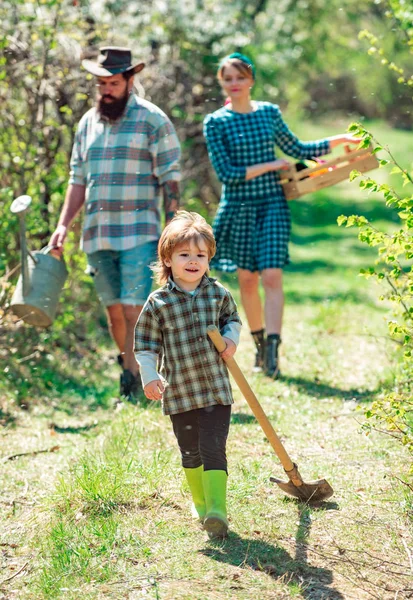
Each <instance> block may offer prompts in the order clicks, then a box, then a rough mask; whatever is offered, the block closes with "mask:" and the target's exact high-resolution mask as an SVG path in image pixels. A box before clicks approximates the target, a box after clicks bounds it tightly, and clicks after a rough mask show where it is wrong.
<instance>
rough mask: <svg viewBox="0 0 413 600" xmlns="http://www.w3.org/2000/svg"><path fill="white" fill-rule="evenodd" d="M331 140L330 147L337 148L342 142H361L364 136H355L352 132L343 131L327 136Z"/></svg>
mask: <svg viewBox="0 0 413 600" xmlns="http://www.w3.org/2000/svg"><path fill="white" fill-rule="evenodd" d="M327 139H328V141H329V142H330V148H335V147H336V146H340V145H341V144H359V143H360V142H361V141H362V138H357V137H354V135H351V134H350V133H343V134H342V135H333V136H331V137H329V138H327Z"/></svg>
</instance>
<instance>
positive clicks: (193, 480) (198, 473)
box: [184, 465, 206, 523]
mask: <svg viewBox="0 0 413 600" xmlns="http://www.w3.org/2000/svg"><path fill="white" fill-rule="evenodd" d="M184 472H185V477H186V480H187V482H188V485H189V489H190V492H191V495H192V500H193V504H192V511H191V512H192V515H193V516H194V517H196V518H197V519H199V521H200V522H201V523H202V522H203V520H204V517H205V515H206V504H205V495H204V485H203V479H202V475H203V473H204V467H203V465H201V466H200V467H196V469H186V468H184Z"/></svg>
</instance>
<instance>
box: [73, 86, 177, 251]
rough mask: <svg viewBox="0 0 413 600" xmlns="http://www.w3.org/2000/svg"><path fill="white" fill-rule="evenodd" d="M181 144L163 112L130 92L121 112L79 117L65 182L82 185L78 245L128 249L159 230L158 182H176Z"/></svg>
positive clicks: (94, 112) (155, 236)
mask: <svg viewBox="0 0 413 600" xmlns="http://www.w3.org/2000/svg"><path fill="white" fill-rule="evenodd" d="M180 154H181V153H180V145H179V140H178V137H177V135H176V133H175V130H174V127H173V125H172V123H171V122H170V120H169V119H168V117H167V116H166V115H165V114H164V113H163V112H162V111H161V110H160V109H159V108H158V107H157V106H155V105H154V104H151V103H150V102H147V101H146V100H142V99H141V98H138V97H137V96H136V95H135V94H131V95H130V97H129V99H128V103H127V105H126V108H125V113H124V114H123V116H122V117H121V118H120V119H119V120H118V121H116V122H114V123H108V122H107V121H104V120H101V119H100V115H99V113H98V112H97V110H96V108H92V109H91V110H89V111H88V112H87V113H86V114H85V115H84V116H83V117H82V119H81V120H80V123H79V127H78V130H77V133H76V136H75V142H74V146H73V150H72V158H71V163H70V166H71V171H70V179H69V183H72V184H80V185H84V186H85V188H86V202H85V219H84V228H83V249H84V251H85V252H86V253H87V254H91V253H92V252H96V251H97V250H128V249H130V248H134V247H136V246H138V245H140V244H143V243H145V242H149V241H153V240H157V239H158V238H159V235H160V207H161V187H160V186H161V185H162V184H163V183H165V182H166V181H179V179H180V172H179V160H180Z"/></svg>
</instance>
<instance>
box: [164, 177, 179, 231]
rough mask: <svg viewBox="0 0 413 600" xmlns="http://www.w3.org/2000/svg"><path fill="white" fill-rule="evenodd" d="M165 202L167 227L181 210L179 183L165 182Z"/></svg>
mask: <svg viewBox="0 0 413 600" xmlns="http://www.w3.org/2000/svg"><path fill="white" fill-rule="evenodd" d="M162 187H163V202H164V211H165V225H168V223H169V221H171V220H172V219H173V218H174V216H175V214H176V211H177V210H178V208H179V184H178V182H177V181H165V183H164V184H163V186H162Z"/></svg>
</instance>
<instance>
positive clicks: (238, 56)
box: [218, 52, 255, 79]
mask: <svg viewBox="0 0 413 600" xmlns="http://www.w3.org/2000/svg"><path fill="white" fill-rule="evenodd" d="M231 58H236V59H237V60H240V61H241V62H243V63H244V64H246V65H247V66H248V67H249V68H250V69H251V73H252V77H253V79H255V65H254V63H253V62H252V60H251V59H250V58H248V56H245V54H241V52H233V53H232V54H228V56H225V57H224V58H223V59H222V60H221V62H220V63H219V67H218V69H222V67H223V66H224V65H225V63H226V62H228V61H229V60H230V59H231Z"/></svg>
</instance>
